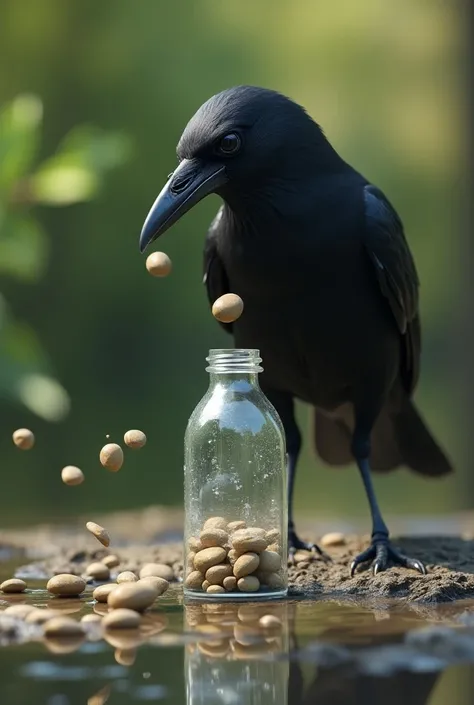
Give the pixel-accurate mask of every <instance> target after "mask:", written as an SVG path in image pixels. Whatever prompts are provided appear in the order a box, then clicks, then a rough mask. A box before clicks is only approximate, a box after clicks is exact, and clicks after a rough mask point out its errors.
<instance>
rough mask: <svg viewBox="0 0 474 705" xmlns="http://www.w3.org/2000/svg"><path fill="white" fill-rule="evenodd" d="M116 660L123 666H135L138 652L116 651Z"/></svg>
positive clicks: (128, 650) (131, 650)
mask: <svg viewBox="0 0 474 705" xmlns="http://www.w3.org/2000/svg"><path fill="white" fill-rule="evenodd" d="M114 658H115V660H116V662H117V663H119V664H120V665H121V666H133V664H134V663H135V659H136V658H137V650H136V649H115V653H114Z"/></svg>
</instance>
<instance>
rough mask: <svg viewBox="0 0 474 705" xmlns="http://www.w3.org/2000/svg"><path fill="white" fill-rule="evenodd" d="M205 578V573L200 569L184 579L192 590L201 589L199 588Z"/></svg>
mask: <svg viewBox="0 0 474 705" xmlns="http://www.w3.org/2000/svg"><path fill="white" fill-rule="evenodd" d="M203 580H204V575H203V573H201V572H200V571H199V570H193V571H192V572H191V573H190V574H189V575H188V577H187V578H186V580H185V581H184V586H185V587H187V588H189V589H190V590H199V588H200V587H201V586H202V583H203ZM209 584H210V583H209Z"/></svg>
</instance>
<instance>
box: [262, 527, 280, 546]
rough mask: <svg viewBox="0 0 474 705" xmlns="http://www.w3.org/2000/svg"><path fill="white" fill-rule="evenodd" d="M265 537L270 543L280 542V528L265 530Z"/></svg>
mask: <svg viewBox="0 0 474 705" xmlns="http://www.w3.org/2000/svg"><path fill="white" fill-rule="evenodd" d="M265 538H266V540H267V542H268V543H269V544H270V543H280V539H281V536H280V532H279V531H278V529H270V531H266V532H265Z"/></svg>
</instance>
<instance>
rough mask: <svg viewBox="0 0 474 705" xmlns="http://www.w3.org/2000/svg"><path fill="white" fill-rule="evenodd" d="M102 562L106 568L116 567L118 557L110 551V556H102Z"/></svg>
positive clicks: (118, 561) (118, 562) (118, 560)
mask: <svg viewBox="0 0 474 705" xmlns="http://www.w3.org/2000/svg"><path fill="white" fill-rule="evenodd" d="M104 531H105V529H104ZM102 563H103V564H104V565H106V566H107V568H116V567H117V566H118V565H120V558H119V557H118V556H115V555H114V554H113V553H111V554H110V556H105V557H104V558H102Z"/></svg>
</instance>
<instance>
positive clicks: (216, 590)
mask: <svg viewBox="0 0 474 705" xmlns="http://www.w3.org/2000/svg"><path fill="white" fill-rule="evenodd" d="M206 592H207V593H209V594H210V595H218V594H219V595H220V594H222V593H224V592H225V589H224V588H223V587H222V585H209V587H208V588H207V589H206Z"/></svg>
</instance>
